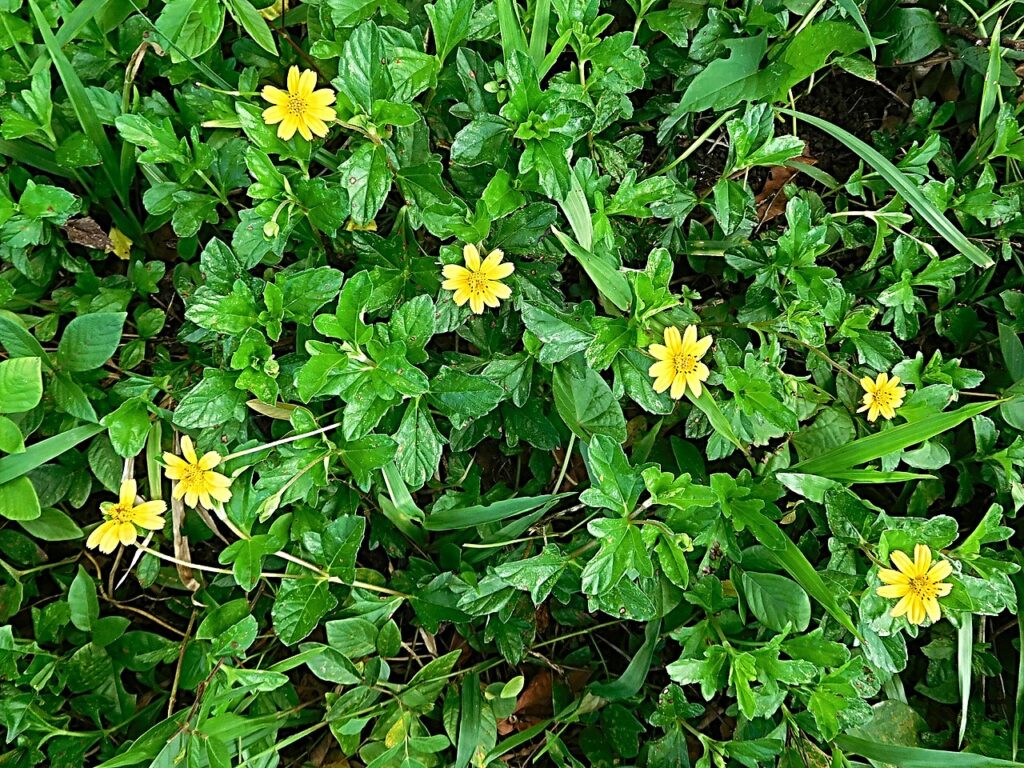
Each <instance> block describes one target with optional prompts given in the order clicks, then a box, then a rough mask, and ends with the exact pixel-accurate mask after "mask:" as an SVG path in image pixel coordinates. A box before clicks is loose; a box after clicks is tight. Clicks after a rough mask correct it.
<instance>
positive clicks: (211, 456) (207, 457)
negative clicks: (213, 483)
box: [198, 451, 221, 470]
mask: <svg viewBox="0 0 1024 768" xmlns="http://www.w3.org/2000/svg"><path fill="white" fill-rule="evenodd" d="M220 459H221V456H220V454H219V453H217V452H216V451H207V452H206V453H204V454H203V457H202V458H201V459H200V460H199V462H198V464H199V468H200V469H202V470H207V469H213V468H214V467H216V466H217V465H218V464H220Z"/></svg>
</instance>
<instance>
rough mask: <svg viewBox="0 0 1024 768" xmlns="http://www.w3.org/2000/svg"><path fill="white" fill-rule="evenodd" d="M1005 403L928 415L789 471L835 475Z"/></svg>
mask: <svg viewBox="0 0 1024 768" xmlns="http://www.w3.org/2000/svg"><path fill="white" fill-rule="evenodd" d="M1004 402H1006V401H1005V400H989V401H988V402H986V403H974V404H972V405H965V406H963V407H962V408H957V409H956V410H955V411H950V412H948V413H937V414H935V415H934V416H927V417H925V418H923V419H921V420H920V421H912V422H910V423H909V424H900V425H899V426H898V427H894V428H893V429H887V430H885V431H884V432H876V433H875V434H873V435H868V436H867V437H862V438H859V439H857V440H854V441H853V442H851V443H847V444H846V445H843V446H840V447H839V448H836V449H835V450H832V451H829V452H828V453H826V454H823V455H821V456H817V457H815V458H813V459H809V460H807V461H801V462H800V463H799V464H796V465H794V466H792V467H790V468H789V471H790V472H797V471H799V472H805V473H807V474H811V475H821V476H822V477H832V476H833V473H837V472H838V473H842V472H846V471H847V470H850V469H853V468H854V467H856V466H857V465H858V464H864V463H866V462H869V461H874V460H875V459H878V458H881V457H882V456H886V455H888V454H890V453H895V452H896V451H902V450H903V449H904V448H908V447H910V446H911V445H917V444H918V443H923V442H924V441H925V440H928V439H930V438H933V437H935V436H936V435H941V434H942V433H943V432H947V431H949V430H950V429H953V428H954V427H957V426H959V425H960V424H962V423H963V422H965V421H967V420H968V419H973V418H974V417H975V416H977V415H978V414H981V413H984V412H985V411H988V410H991V409H992V408H995V407H996V406H997V405H999V404H1000V403H1004Z"/></svg>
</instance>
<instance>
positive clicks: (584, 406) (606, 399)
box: [552, 363, 626, 443]
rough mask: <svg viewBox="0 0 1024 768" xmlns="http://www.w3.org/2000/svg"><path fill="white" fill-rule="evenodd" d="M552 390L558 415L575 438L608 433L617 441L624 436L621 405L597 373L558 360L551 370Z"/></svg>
mask: <svg viewBox="0 0 1024 768" xmlns="http://www.w3.org/2000/svg"><path fill="white" fill-rule="evenodd" d="M552 389H553V391H554V396H555V408H556V409H557V410H558V414H559V415H560V416H561V417H562V420H563V421H564V422H565V424H566V426H568V427H569V429H571V430H572V431H573V432H575V433H576V436H577V437H580V438H581V439H583V440H589V439H590V438H591V437H593V436H594V435H608V436H609V437H611V438H613V439H614V440H617V441H618V442H620V443H621V442H623V441H624V440H625V439H626V418H625V416H623V415H622V408H621V407H620V406H619V402H618V400H616V399H615V396H614V395H613V394H612V390H611V387H609V386H608V383H607V382H606V381H605V380H604V379H602V378H601V375H600V374H599V373H597V372H595V371H593V370H592V369H590V368H587V367H583V366H579V365H570V364H568V363H559V364H557V365H555V367H554V370H553V373H552Z"/></svg>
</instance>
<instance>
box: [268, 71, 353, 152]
mask: <svg viewBox="0 0 1024 768" xmlns="http://www.w3.org/2000/svg"><path fill="white" fill-rule="evenodd" d="M314 88H316V72H314V71H313V70H311V69H307V70H305V71H304V72H303V73H302V74H299V68H298V67H292V68H291V69H289V70H288V90H287V91H282V90H281V89H280V88H275V87H274V86H272V85H267V86H264V88H263V93H262V95H263V98H264V99H265V100H267V101H269V102H270V103H271V104H273V105H274V106H272V107H267V108H266V109H265V110H263V120H264V122H265V123H266V124H267V125H277V136H278V138H281V139H284V140H285V141H288V139H290V138H291V137H292V136H294V135H295V132H296V131H298V132H299V134H300V135H301V136H302V138H304V139H305V140H306V141H312V140H313V134H314V133H315V134H316V135H317V136H320V137H323V136H326V135H327V123H326V122H325V121H327V120H333V119H334V118H335V117H336V116H337V115H336V114H335V112H334V107H332V106H330V105H331V104H333V103H334V91H332V90H330V89H329V88H321V89H320V90H319V91H317V90H313V89H314Z"/></svg>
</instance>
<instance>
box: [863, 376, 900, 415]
mask: <svg viewBox="0 0 1024 768" xmlns="http://www.w3.org/2000/svg"><path fill="white" fill-rule="evenodd" d="M899 383H900V377H899V376H893V377H892V378H891V379H890V378H889V374H887V373H880V374H878V378H877V379H875V380H874V381H872V380H871V377H870V376H865V377H864V378H863V379H861V380H860V385H861V386H862V387H864V397H863V399H862V400H861V402H862V403H864V405H862V406H861V407H860V408H858V409H857V413H860V412H861V411H867V412H868V421H874V420H875V419H877V418H878V414H882V415H883V416H884V417H885V418H887V419H891V418H893V417H894V416H895V415H896V409H897V408H899V407H900V406H901V405H903V396H904V395H905V394H907V390H906V389H904V388H903V387H901V386H899Z"/></svg>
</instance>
